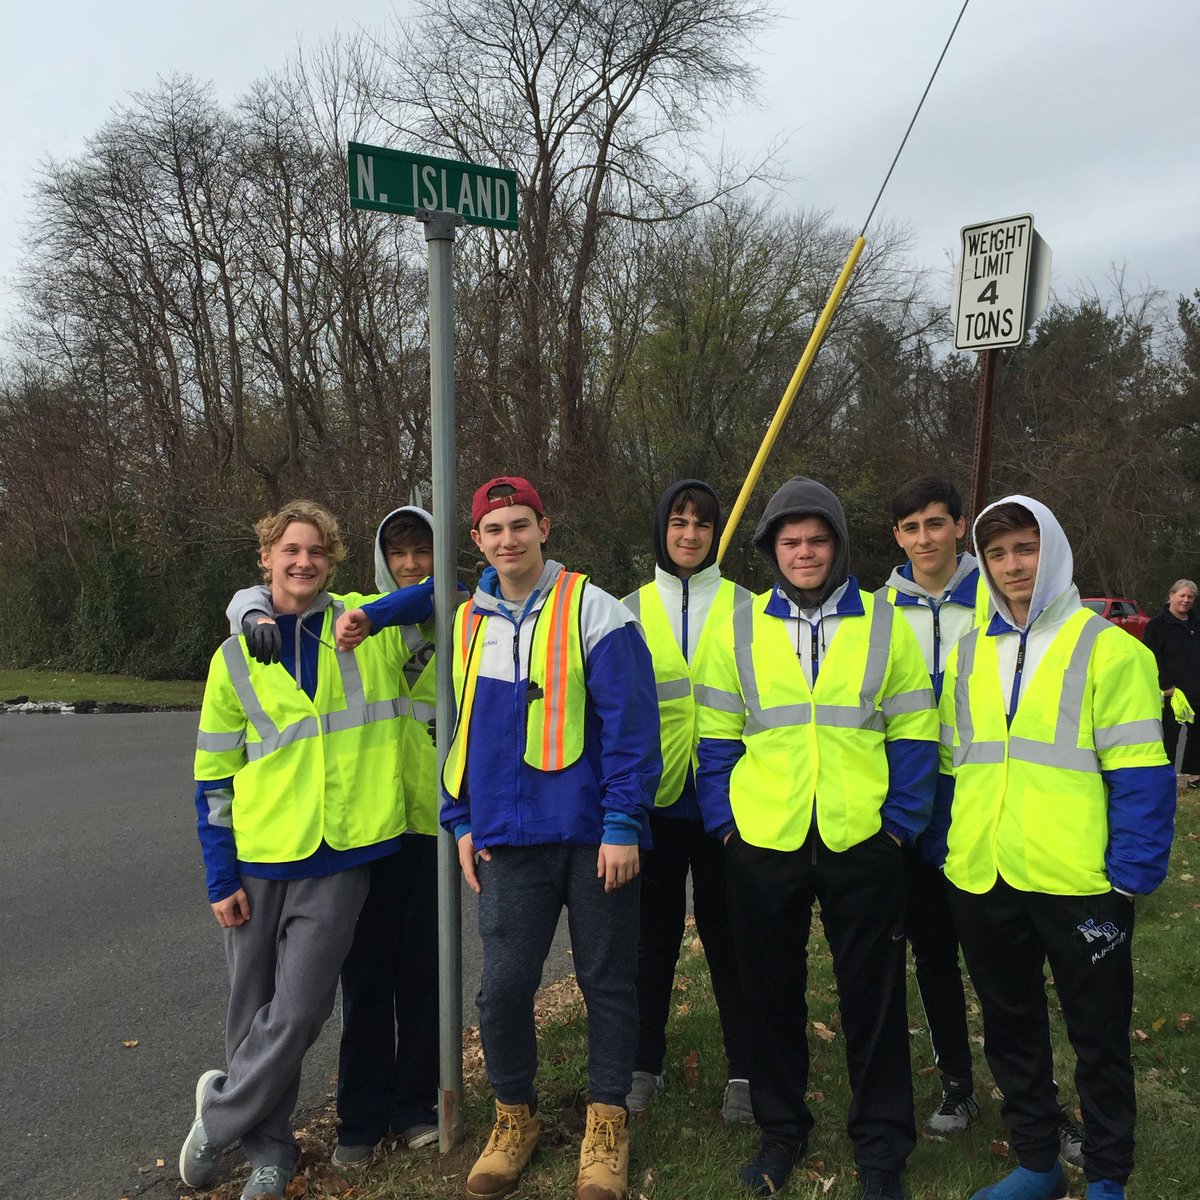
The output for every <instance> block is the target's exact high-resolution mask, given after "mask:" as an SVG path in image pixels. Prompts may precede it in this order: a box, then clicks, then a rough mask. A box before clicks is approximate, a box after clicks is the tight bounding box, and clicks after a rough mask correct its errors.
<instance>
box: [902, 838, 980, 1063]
mask: <svg viewBox="0 0 1200 1200" xmlns="http://www.w3.org/2000/svg"><path fill="white" fill-rule="evenodd" d="M901 853H902V855H903V857H904V883H905V910H906V913H907V916H906V918H905V933H907V935H908V941H909V945H911V946H912V953H913V961H914V962H915V963H916V967H917V987H918V988H919V989H920V992H921V1004H922V1006H923V1007H924V1009H925V1023H926V1025H927V1026H928V1027H929V1040H930V1041H931V1042H932V1043H933V1061H934V1062H935V1063H937V1067H938V1070H939V1071H940V1072H941V1075H942V1084H943V1086H945V1085H946V1084H948V1083H950V1082H951V1081H953V1082H955V1083H958V1084H970V1083H971V1042H970V1036H969V1034H968V1032H967V1001H966V996H965V994H964V992H963V981H962V972H961V971H960V969H959V965H958V933H957V931H956V930H955V928H954V914H953V913H952V912H951V911H950V897H949V895H948V888H949V885H948V884H947V883H946V877H945V876H944V875H943V874H942V873H941V871H939V870H938V869H937V867H932V866H930V865H929V863H927V862H926V861H925V860H924V859H923V858H922V857H921V854H920V852H919V851H918V850H917V849H916V848H915V847H912V846H906V847H905V848H904V849H903V851H902V852H901Z"/></svg>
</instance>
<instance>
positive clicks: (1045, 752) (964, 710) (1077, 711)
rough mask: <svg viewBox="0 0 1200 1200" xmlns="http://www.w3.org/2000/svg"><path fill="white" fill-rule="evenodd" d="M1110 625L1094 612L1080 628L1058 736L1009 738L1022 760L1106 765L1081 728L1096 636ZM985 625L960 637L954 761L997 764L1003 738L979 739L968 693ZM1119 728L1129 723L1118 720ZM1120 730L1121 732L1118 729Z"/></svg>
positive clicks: (1092, 768)
mask: <svg viewBox="0 0 1200 1200" xmlns="http://www.w3.org/2000/svg"><path fill="white" fill-rule="evenodd" d="M1107 628H1108V622H1107V621H1105V620H1104V619H1103V618H1101V617H1099V616H1095V615H1093V616H1091V617H1089V619H1088V620H1087V621H1086V622H1085V623H1084V626H1083V628H1082V629H1081V630H1080V632H1079V638H1078V640H1077V641H1076V643H1075V646H1074V648H1073V649H1072V651H1071V657H1070V660H1069V661H1068V662H1067V668H1066V670H1065V671H1064V672H1063V685H1062V692H1061V694H1060V696H1059V702H1058V721H1057V722H1056V725H1055V729H1054V740H1053V741H1051V742H1039V741H1035V740H1033V739H1032V738H1024V737H1019V736H1018V737H1014V736H1012V735H1011V734H1010V735H1009V739H1008V757H1009V758H1010V759H1011V760H1013V761H1016V762H1027V763H1032V764H1033V765H1035V766H1039V767H1058V768H1061V769H1064V770H1068V771H1081V772H1084V773H1087V774H1091V775H1094V774H1096V773H1098V772H1099V770H1100V760H1099V759H1098V758H1097V757H1096V751H1095V750H1093V749H1092V748H1091V747H1090V746H1085V747H1080V746H1079V744H1078V743H1079V730H1080V727H1081V726H1082V724H1083V702H1084V696H1085V694H1086V690H1087V668H1088V662H1089V661H1090V660H1091V657H1092V648H1093V647H1094V646H1095V644H1096V639H1097V638H1098V637H1099V636H1100V634H1102V633H1103V632H1104V631H1105V630H1106V629H1107ZM979 632H980V631H979V630H978V629H974V630H972V631H971V632H970V633H969V634H967V636H966V637H964V638H962V639H961V640H960V641H959V643H958V661H959V672H960V674H959V676H958V678H957V679H956V680H955V684H954V711H955V713H956V715H957V717H958V723H959V724H958V733H959V738H960V739H961V742H962V744H961V745H960V746H959V747H958V749H957V750H955V752H954V765H955V766H956V767H958V766H962V765H964V764H968V763H969V764H976V765H979V764H983V765H995V764H997V763H1002V762H1003V761H1004V743H1003V742H976V741H974V740H973V734H974V728H973V726H972V724H971V705H970V701H969V696H968V679H969V677H970V673H971V671H973V670H974V667H975V644H976V642H975V639H976V638H977V637H978V636H979ZM1154 724H1155V722H1154V721H1146V722H1129V725H1130V726H1135V725H1136V726H1145V725H1150V726H1153V725H1154ZM1112 728H1113V729H1114V730H1122V729H1124V728H1125V726H1122V725H1117V726H1113V727H1112ZM1139 732H1144V730H1139ZM1101 733H1102V731H1097V736H1096V738H1095V741H1096V744H1097V745H1098V746H1100V745H1101V736H1100V735H1101ZM1118 736H1120V735H1118ZM1145 740H1149V739H1146V738H1142V737H1139V738H1138V739H1137V740H1136V741H1134V742H1131V743H1120V742H1118V743H1114V744H1132V745H1137V744H1140V742H1142V741H1145ZM1102 748H1103V747H1102Z"/></svg>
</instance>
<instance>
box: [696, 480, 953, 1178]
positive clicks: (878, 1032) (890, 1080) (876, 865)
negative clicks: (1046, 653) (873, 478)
mask: <svg viewBox="0 0 1200 1200" xmlns="http://www.w3.org/2000/svg"><path fill="white" fill-rule="evenodd" d="M754 544H755V546H756V547H757V548H758V550H759V552H760V553H761V554H762V555H763V556H764V557H765V558H766V559H767V561H768V562H769V563H770V565H771V569H772V571H773V573H774V575H775V580H776V583H775V586H774V587H773V588H772V589H771V591H770V592H769V593H767V594H765V595H763V596H757V597H755V598H754V599H753V600H751V601H749V602H746V603H744V604H741V605H739V606H738V607H736V608H735V609H734V612H733V614H732V617H731V618H730V619H729V620H727V621H726V622H725V623H724V624H723V626H722V628H721V630H720V631H719V636H718V637H716V638H715V639H714V644H713V646H712V649H711V651H709V652H708V653H707V654H706V656H705V659H704V661H703V662H702V663H701V664H699V666H698V669H697V671H696V673H695V675H694V680H695V692H696V698H697V704H698V709H699V729H700V745H699V752H698V753H699V767H698V769H697V791H698V796H699V801H700V808H701V812H702V813H703V816H704V823H705V827H706V828H707V829H708V831H709V832H710V833H713V834H716V835H717V836H720V837H722V838H723V839H724V840H725V847H726V871H727V876H728V886H729V906H730V919H731V922H732V924H733V930H734V941H735V946H736V949H737V955H738V966H739V968H740V971H741V976H742V978H743V979H745V980H747V981H750V980H752V981H753V985H752V986H748V987H747V989H746V1000H747V1003H748V1005H749V1007H750V1015H751V1030H752V1054H751V1070H750V1088H751V1096H752V1099H753V1105H754V1115H755V1119H756V1120H757V1122H758V1124H759V1126H760V1128H761V1129H762V1141H761V1144H760V1148H759V1152H758V1154H757V1155H756V1156H755V1157H754V1158H753V1159H752V1160H751V1161H750V1162H748V1163H747V1164H746V1165H745V1167H743V1169H742V1172H741V1176H740V1178H741V1183H742V1186H743V1187H746V1188H748V1189H749V1190H750V1191H751V1192H753V1193H755V1194H757V1195H772V1194H774V1193H775V1192H777V1191H778V1190H779V1189H780V1188H782V1187H783V1186H784V1183H785V1181H786V1179H787V1177H788V1175H789V1174H790V1172H791V1168H792V1166H793V1164H794V1163H795V1162H796V1161H797V1160H798V1159H800V1158H802V1157H803V1156H804V1154H805V1153H806V1150H807V1145H808V1136H809V1132H810V1131H811V1129H812V1127H813V1116H812V1113H811V1112H810V1110H809V1108H808V1105H807V1103H806V1101H805V1091H806V1087H807V1081H808V1072H809V1055H808V1047H807V1043H806V1039H805V1032H806V1028H807V1025H808V1017H807V1006H806V1001H805V993H806V990H807V985H808V975H807V967H806V956H807V945H808V932H809V926H810V924H811V917H812V905H813V901H814V900H819V901H820V905H821V919H822V922H823V924H824V926H825V932H826V935H827V937H828V939H829V945H830V948H831V949H832V951H833V957H834V971H835V974H836V976H837V980H838V997H839V1005H840V1008H841V1014H842V1029H843V1033H844V1035H845V1038H846V1060H847V1067H848V1073H849V1077H850V1086H851V1088H852V1091H853V1101H852V1103H851V1105H850V1110H849V1113H848V1121H847V1132H848V1133H849V1135H850V1139H851V1141H852V1142H853V1145H854V1158H855V1162H856V1163H857V1165H858V1170H859V1176H860V1181H861V1184H862V1196H863V1197H864V1200H903V1196H904V1191H903V1188H902V1185H901V1181H900V1175H901V1172H902V1170H903V1169H904V1165H905V1162H906V1160H907V1158H908V1155H909V1154H910V1153H911V1152H912V1149H913V1146H914V1145H915V1142H916V1130H915V1127H914V1122H913V1106H912V1081H911V1078H910V1075H909V1050H908V1022H907V1016H906V1012H905V997H904V941H903V938H904V933H903V907H904V905H903V892H904V888H903V870H902V865H901V858H900V845H901V844H902V843H911V842H912V841H913V840H914V839H915V838H916V836H917V835H918V834H919V833H920V832H921V830H922V829H923V828H924V826H925V823H926V822H927V820H928V816H929V810H930V807H931V804H932V799H933V795H932V793H933V784H934V779H935V761H936V757H937V752H936V739H937V721H936V714H935V712H934V708H933V692H932V690H931V689H930V686H929V676H928V674H927V672H926V671H925V666H924V663H923V661H922V659H921V654H920V649H919V647H918V646H917V642H916V638H915V636H914V635H913V632H912V630H911V629H910V628H909V627H908V625H907V623H905V622H904V621H898V620H895V619H894V618H895V613H894V611H893V609H892V608H891V606H890V605H888V604H886V603H883V602H880V601H877V600H876V599H875V598H874V597H873V596H871V595H869V594H868V593H865V592H862V591H860V590H859V587H858V583H857V581H856V580H855V579H854V577H853V576H852V575H851V574H850V538H849V533H848V530H847V527H846V517H845V514H844V512H843V511H842V506H841V504H840V503H839V501H838V499H837V497H836V496H835V495H834V494H833V493H832V492H831V491H830V490H829V489H828V488H826V487H824V486H823V485H822V484H819V483H817V482H815V481H814V480H812V479H807V478H804V477H803V476H796V477H795V478H793V479H790V480H789V481H788V482H787V483H786V484H784V485H783V487H781V488H780V489H779V490H778V491H777V492H776V493H775V495H774V496H772V497H771V499H770V500H769V501H768V502H767V506H766V510H765V511H764V513H763V516H762V520H761V521H760V522H759V524H758V528H757V529H756V530H755V533H754Z"/></svg>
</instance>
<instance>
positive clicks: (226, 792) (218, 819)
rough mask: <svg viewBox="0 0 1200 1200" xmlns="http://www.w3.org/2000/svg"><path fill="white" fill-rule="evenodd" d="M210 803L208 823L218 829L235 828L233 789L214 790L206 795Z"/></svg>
mask: <svg viewBox="0 0 1200 1200" xmlns="http://www.w3.org/2000/svg"><path fill="white" fill-rule="evenodd" d="M204 798H205V800H207V801H208V823H209V824H210V825H212V826H214V827H215V828H217V829H232V828H233V789H232V788H214V789H213V790H212V791H211V792H205V793H204Z"/></svg>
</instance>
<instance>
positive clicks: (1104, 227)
mask: <svg viewBox="0 0 1200 1200" xmlns="http://www.w3.org/2000/svg"><path fill="white" fill-rule="evenodd" d="M776 7H777V9H778V10H780V11H781V13H782V14H783V16H782V17H781V19H780V21H779V22H778V23H777V25H776V26H775V27H774V29H773V31H772V32H771V33H769V34H768V35H767V36H765V37H764V38H762V39H761V45H760V47H759V50H758V52H757V53H756V55H755V61H756V63H757V65H758V67H759V69H760V70H761V72H762V93H761V105H760V107H759V109H758V110H756V111H754V112H745V111H736V112H732V113H730V114H729V118H728V121H727V122H726V124H725V127H724V129H721V130H718V131H717V134H718V135H719V136H722V137H723V138H724V140H725V141H726V142H727V143H728V144H729V145H730V146H731V147H736V148H739V149H744V150H745V151H746V152H747V153H748V154H753V153H754V152H755V151H756V150H759V149H761V148H762V147H764V146H765V145H766V144H767V143H769V142H770V141H772V139H774V138H778V137H785V138H786V139H787V141H786V145H785V148H784V151H783V154H782V160H781V166H782V168H783V169H784V170H785V171H786V173H787V174H788V175H789V176H791V179H792V181H791V182H790V184H789V185H788V186H787V189H786V194H785V197H784V202H785V203H787V204H789V205H792V206H795V207H812V208H817V209H823V210H830V211H831V212H832V213H833V214H834V215H835V217H836V218H838V219H839V220H841V221H845V222H846V223H848V224H850V225H853V226H854V227H855V228H856V229H857V228H858V226H860V225H861V224H862V222H863V220H864V219H865V218H866V215H867V212H868V211H869V209H870V206H871V202H872V200H873V199H874V196H875V193H876V191H877V190H878V188H879V185H880V184H881V183H882V181H883V177H884V174H885V173H886V171H887V167H888V164H889V163H890V161H891V158H892V155H893V154H894V153H895V150H896V147H897V146H898V145H899V141H900V138H901V136H902V135H903V133H904V129H905V127H906V125H907V124H908V120H909V117H910V116H911V114H912V110H913V108H914V107H915V105H916V102H917V100H918V99H919V97H920V94H921V90H922V89H923V87H924V86H925V82H926V80H927V79H928V77H929V73H930V71H931V70H932V69H933V65H934V63H935V62H936V60H937V56H938V53H939V52H940V51H941V48H942V46H943V44H944V42H945V40H946V37H947V35H948V34H949V32H950V28H951V26H952V25H953V23H954V19H955V17H956V16H957V15H958V11H959V8H960V7H961V0H906V2H902V0H837V2H836V3H828V2H827V0H822V2H821V3H815V2H812V0H783V2H782V3H777V4H776ZM393 9H395V10H396V11H399V12H402V13H403V12H405V11H407V4H406V3H405V2H404V0H400V2H399V3H397V4H395V5H393V4H392V3H390V2H388V0H340V2H339V3H337V4H329V3H328V0H322V2H320V3H318V2H317V0H287V2H286V3H285V2H283V0H236V2H234V0H205V2H204V3H195V2H190V3H189V2H188V0H183V2H182V3H177V4H172V5H167V4H162V3H161V2H160V0H156V2H154V3H151V2H150V0H121V2H120V3H119V4H118V3H114V2H113V0H93V2H91V3H88V4H83V3H81V2H80V0H74V2H73V3H68V4H67V5H65V6H63V5H52V4H45V3H40V4H38V3H34V4H24V5H21V6H19V7H18V6H17V5H15V4H13V5H10V6H9V8H8V11H7V12H6V18H5V27H6V28H5V32H6V35H7V37H6V42H7V48H8V54H7V55H6V59H7V61H6V64H5V69H4V71H3V73H0V123H2V124H0V131H2V144H3V147H4V150H5V153H4V157H3V163H2V164H0V328H2V327H3V326H4V325H7V323H8V321H9V320H10V319H11V317H12V315H13V312H14V310H15V299H14V296H13V293H12V290H11V277H12V274H13V272H14V270H15V267H16V264H17V261H18V257H19V254H20V241H21V237H22V224H23V222H24V221H26V220H27V219H28V218H29V216H30V215H31V213H32V212H33V211H34V205H35V203H36V200H35V198H34V197H33V196H32V194H31V192H32V186H33V175H34V171H35V168H36V165H37V163H38V162H39V160H41V159H43V158H44V157H45V156H52V157H55V158H64V157H69V156H72V155H75V154H78V153H80V152H81V151H82V149H83V146H84V140H85V139H86V138H87V136H88V135H89V134H90V133H92V132H94V131H95V130H96V129H97V127H98V126H99V125H100V124H101V123H102V122H103V121H104V120H105V118H106V117H107V116H108V114H109V112H110V111H111V109H112V108H113V107H114V106H116V105H119V104H121V103H122V102H123V101H124V100H125V98H126V97H127V96H128V94H129V93H130V92H133V91H138V90H145V89H149V88H153V87H154V85H155V80H156V77H157V76H159V75H164V74H169V73H171V72H178V73H181V74H190V75H192V76H194V77H196V78H198V79H201V80H211V81H212V82H213V84H214V85H215V87H216V91H217V95H218V98H219V99H220V100H221V101H222V102H223V103H226V104H232V103H233V102H235V101H236V100H237V99H238V97H239V96H240V95H241V94H242V93H243V92H244V91H245V90H246V88H247V87H248V86H249V85H250V84H251V83H252V81H253V80H255V79H256V78H258V77H260V76H262V75H263V74H265V73H266V72H267V71H269V70H272V69H275V68H278V67H281V66H282V65H283V64H284V63H285V62H286V61H287V59H288V58H289V57H290V56H291V55H292V54H293V53H294V52H295V49H296V46H297V43H298V42H303V43H304V44H306V45H313V44H315V43H317V42H319V41H320V40H321V39H322V38H324V37H326V36H328V35H329V34H331V33H333V32H334V31H335V29H340V30H341V31H343V32H351V31H353V30H354V29H355V28H356V27H358V26H365V27H367V28H370V29H375V28H378V27H379V26H380V25H381V24H382V23H383V22H384V21H385V20H386V19H387V17H388V16H389V14H390V13H391V12H392V11H393ZM1198 61H1200V4H1198V3H1197V2H1196V0H1140V2H1139V3H1137V4H1131V3H1129V2H1128V0H1056V2H1054V3H1048V2H1047V0H971V3H970V6H969V8H968V9H967V13H966V16H965V17H964V18H963V22H962V24H961V26H960V27H959V30H958V33H957V35H956V37H955V40H954V43H953V45H952V46H951V48H950V52H949V54H948V55H947V58H946V61H945V63H944V64H943V66H942V69H941V72H940V74H939V75H938V78H937V80H936V82H935V83H934V85H933V89H932V91H931V92H930V95H929V98H928V100H927V101H926V104H925V108H924V110H923V111H922V113H921V116H920V118H919V120H918V122H917V125H916V128H915V130H914V131H913V134H912V136H911V138H910V139H909V143H908V146H907V148H906V149H905V152H904V154H903V156H902V157H901V159H900V163H899V165H898V167H897V168H896V173H895V174H894V175H893V177H892V180H891V182H890V184H889V185H888V189H887V191H886V193H885V194H884V199H883V203H882V204H881V206H880V209H879V217H883V218H885V219H890V220H895V221H899V222H903V223H904V224H906V225H907V226H908V227H909V228H910V229H911V231H912V233H913V236H914V258H915V260H916V261H917V262H919V263H921V264H923V265H927V266H931V267H933V268H935V269H936V270H937V271H938V272H939V275H938V288H939V290H941V291H944V292H945V296H946V300H947V302H949V300H950V291H951V287H952V267H951V264H952V262H953V260H954V259H956V258H957V256H958V237H959V234H958V231H959V228H960V227H961V226H963V225H967V224H973V223H976V222H979V221H982V220H986V219H990V218H993V217H1004V216H1009V215H1012V214H1016V213H1023V212H1031V213H1033V214H1034V217H1035V219H1036V224H1037V229H1038V231H1039V233H1040V234H1041V235H1042V237H1043V238H1044V239H1045V240H1046V242H1047V243H1049V245H1050V247H1051V249H1052V251H1053V256H1054V257H1053V274H1052V286H1053V288H1054V289H1055V291H1057V292H1058V293H1059V294H1062V295H1070V294H1072V293H1074V292H1076V291H1077V290H1079V289H1081V288H1085V287H1087V286H1089V281H1090V285H1091V286H1094V287H1095V288H1096V289H1097V290H1099V291H1100V292H1101V293H1102V294H1106V293H1108V292H1109V291H1110V290H1111V288H1110V285H1109V283H1108V281H1107V277H1108V276H1109V274H1110V272H1111V270H1112V267H1113V264H1116V266H1117V267H1118V268H1123V269H1124V271H1125V276H1126V284H1127V287H1132V288H1134V289H1139V288H1141V287H1144V286H1146V285H1153V286H1155V287H1158V288H1161V289H1162V290H1163V291H1165V292H1166V293H1167V296H1168V298H1169V299H1170V300H1171V301H1172V302H1173V301H1174V298H1175V297H1176V296H1177V295H1179V294H1181V293H1182V294H1190V293H1191V292H1192V291H1193V290H1195V289H1196V288H1200V236H1198V228H1197V227H1198V224H1200V222H1198V221H1197V216H1198V214H1200V102H1198V101H1197V96H1196V91H1195V78H1196V71H1197V62H1198ZM877 219H878V218H877ZM414 236H415V235H414ZM867 236H868V240H870V230H868V235H867ZM848 248H849V247H847V249H848Z"/></svg>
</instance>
